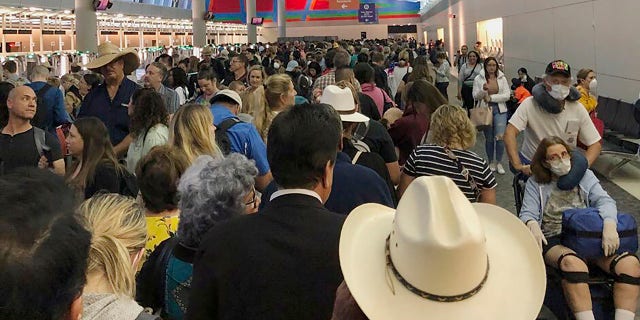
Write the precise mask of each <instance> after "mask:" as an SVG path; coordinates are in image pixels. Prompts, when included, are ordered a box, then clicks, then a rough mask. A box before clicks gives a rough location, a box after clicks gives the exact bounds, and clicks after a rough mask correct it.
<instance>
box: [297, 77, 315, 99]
mask: <svg viewBox="0 0 640 320" xmlns="http://www.w3.org/2000/svg"><path fill="white" fill-rule="evenodd" d="M312 86H313V80H311V78H310V77H309V76H306V75H304V74H300V75H299V76H298V78H297V79H296V84H295V86H294V89H295V90H296V92H297V93H298V95H299V96H301V97H305V98H307V99H310V97H311V94H312Z"/></svg>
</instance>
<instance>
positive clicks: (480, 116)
mask: <svg viewBox="0 0 640 320" xmlns="http://www.w3.org/2000/svg"><path fill="white" fill-rule="evenodd" d="M469 118H470V119H471V123H473V125H474V126H476V128H478V130H483V129H485V128H487V127H491V126H492V125H493V111H492V110H491V107H489V105H488V104H487V103H486V102H485V101H484V100H478V101H476V103H475V105H474V107H473V108H472V109H471V110H470V111H469Z"/></svg>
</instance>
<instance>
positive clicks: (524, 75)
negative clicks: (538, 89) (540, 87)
mask: <svg viewBox="0 0 640 320" xmlns="http://www.w3.org/2000/svg"><path fill="white" fill-rule="evenodd" d="M518 79H520V81H521V82H522V85H523V86H524V87H525V88H526V89H527V90H529V92H531V90H533V86H534V85H535V84H536V82H535V81H534V80H533V79H531V77H530V76H529V72H528V71H527V69H526V68H520V69H518Z"/></svg>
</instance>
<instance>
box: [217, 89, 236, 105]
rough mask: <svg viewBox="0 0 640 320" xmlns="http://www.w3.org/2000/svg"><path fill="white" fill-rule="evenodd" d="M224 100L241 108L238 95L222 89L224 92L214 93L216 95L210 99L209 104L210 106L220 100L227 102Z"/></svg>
mask: <svg viewBox="0 0 640 320" xmlns="http://www.w3.org/2000/svg"><path fill="white" fill-rule="evenodd" d="M225 98H228V99H231V100H233V101H235V102H236V103H237V104H238V106H240V108H242V99H241V98H240V95H239V94H238V93H237V92H235V91H233V90H230V89H224V90H220V91H218V93H216V95H215V96H213V98H211V101H210V102H211V104H214V103H216V102H218V101H221V100H228V99H225Z"/></svg>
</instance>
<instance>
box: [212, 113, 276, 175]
mask: <svg viewBox="0 0 640 320" xmlns="http://www.w3.org/2000/svg"><path fill="white" fill-rule="evenodd" d="M210 110H211V113H212V114H213V125H214V126H216V127H217V126H218V125H219V124H220V123H221V122H222V121H224V120H226V119H229V118H232V117H235V118H237V116H236V115H234V114H233V113H232V112H231V110H229V109H227V108H226V107H224V106H221V105H217V104H214V105H212V106H211V109H210ZM227 134H228V135H229V140H230V142H231V152H235V153H240V154H243V155H244V156H245V157H247V158H248V159H252V160H254V161H255V162H256V167H257V168H258V172H259V174H260V175H264V174H266V173H268V172H269V170H270V169H269V162H268V161H267V146H266V145H265V144H264V141H263V140H262V137H260V134H259V133H258V129H256V127H254V126H253V124H251V123H246V122H241V123H238V124H236V125H234V126H233V127H231V128H229V130H227Z"/></svg>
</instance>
